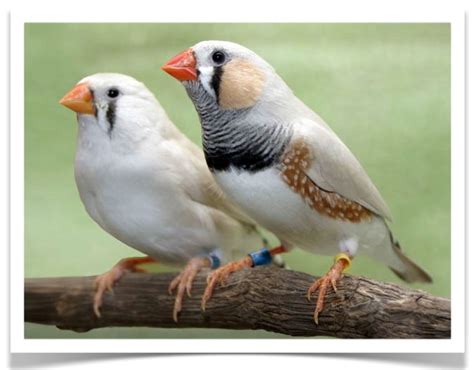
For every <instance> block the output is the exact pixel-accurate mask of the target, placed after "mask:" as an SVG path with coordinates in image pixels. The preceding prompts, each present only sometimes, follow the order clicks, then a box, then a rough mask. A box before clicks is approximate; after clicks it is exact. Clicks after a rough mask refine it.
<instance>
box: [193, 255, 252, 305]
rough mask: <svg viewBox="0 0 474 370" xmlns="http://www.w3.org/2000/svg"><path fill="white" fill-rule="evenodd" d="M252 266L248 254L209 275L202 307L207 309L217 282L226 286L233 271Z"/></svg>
mask: <svg viewBox="0 0 474 370" xmlns="http://www.w3.org/2000/svg"><path fill="white" fill-rule="evenodd" d="M252 266H253V261H252V258H251V257H250V256H246V257H244V258H242V259H241V260H239V261H234V262H229V263H228V264H226V265H224V266H222V267H220V268H218V269H217V270H215V271H213V272H212V273H211V274H210V275H209V276H208V277H207V287H206V290H205V291H204V294H203V296H202V300H201V309H202V310H203V311H205V310H206V303H207V301H208V300H209V299H210V298H211V297H212V293H213V292H214V288H215V287H216V285H217V283H221V286H224V283H225V281H226V280H227V278H228V277H229V275H230V274H231V273H233V272H235V271H238V270H242V269H244V268H247V267H252Z"/></svg>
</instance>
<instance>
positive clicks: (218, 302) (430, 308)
mask: <svg viewBox="0 0 474 370" xmlns="http://www.w3.org/2000/svg"><path fill="white" fill-rule="evenodd" d="M173 277H174V274H169V273H167V274H141V273H135V274H131V273H130V274H127V275H125V276H124V277H123V278H122V280H121V281H120V282H119V283H118V284H117V285H116V287H115V289H114V294H110V293H107V294H106V296H105V299H104V304H103V306H102V309H101V313H102V317H101V318H97V317H95V315H94V312H93V310H92V297H93V288H92V282H93V280H94V277H62V278H34V279H26V280H25V321H27V322H34V323H39V324H46V325H56V326H58V327H59V328H61V329H69V330H75V331H79V332H81V331H88V330H91V329H95V328H101V327H109V326H147V327H165V328H190V327H195V328H226V329H263V330H267V331H272V332H277V333H283V334H288V335H293V336H318V335H324V336H330V337H339V338H450V335H451V308H450V305H451V303H450V300H449V299H446V298H441V297H436V296H433V295H431V294H429V293H426V292H424V291H421V290H414V289H409V288H405V287H400V286H398V285H395V284H390V283H383V282H378V281H374V280H370V279H368V278H365V277H355V276H345V277H344V278H343V279H342V280H341V281H339V283H338V291H337V293H334V292H332V291H331V292H330V293H328V295H327V297H326V305H325V308H324V310H323V312H322V313H321V314H320V316H319V325H316V324H315V323H314V321H313V311H314V308H315V300H314V299H313V301H312V302H308V301H307V299H306V291H307V289H308V287H309V286H310V284H311V283H312V282H314V279H315V278H314V277H312V276H310V275H307V274H304V273H301V272H295V271H288V270H281V269H276V268H272V267H264V268H254V269H246V270H243V271H239V272H236V273H234V274H232V275H231V277H230V278H229V280H228V282H227V284H226V285H225V287H218V288H217V289H216V291H215V293H214V295H213V297H212V298H211V299H210V301H209V302H208V304H207V308H206V311H205V312H202V311H201V309H200V298H201V295H202V293H203V291H204V287H205V282H206V279H205V277H206V273H204V272H203V273H200V274H199V275H198V276H197V277H196V280H195V283H194V285H193V294H192V298H189V297H185V299H184V306H183V311H182V312H181V314H180V316H179V321H178V323H175V322H174V321H173V319H172V310H173V304H174V296H173V295H169V294H168V284H169V283H170V281H171V280H172V278H173Z"/></svg>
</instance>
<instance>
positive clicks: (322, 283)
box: [307, 253, 351, 324]
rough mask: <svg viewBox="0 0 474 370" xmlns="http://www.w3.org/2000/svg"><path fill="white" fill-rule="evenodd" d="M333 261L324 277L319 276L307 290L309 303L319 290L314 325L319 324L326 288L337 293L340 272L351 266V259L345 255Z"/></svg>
mask: <svg viewBox="0 0 474 370" xmlns="http://www.w3.org/2000/svg"><path fill="white" fill-rule="evenodd" d="M334 260H335V261H334V264H333V266H332V267H331V269H330V270H329V271H328V272H327V273H326V275H324V276H321V277H320V278H319V279H318V280H316V281H315V282H314V283H313V285H311V286H310V287H309V289H308V294H307V298H308V300H309V301H311V295H312V294H313V293H314V292H315V291H317V290H318V289H319V295H318V300H317V301H316V309H315V310H314V322H315V323H316V324H318V323H319V314H320V312H321V311H322V310H323V308H324V298H325V296H326V292H327V290H328V288H329V287H331V286H332V288H333V289H334V292H337V287H336V284H337V281H338V280H340V279H341V277H342V272H343V271H344V270H345V269H346V268H348V267H349V266H350V264H351V258H350V257H349V256H348V255H347V254H345V253H340V254H338V255H337V256H336V257H335V259H334Z"/></svg>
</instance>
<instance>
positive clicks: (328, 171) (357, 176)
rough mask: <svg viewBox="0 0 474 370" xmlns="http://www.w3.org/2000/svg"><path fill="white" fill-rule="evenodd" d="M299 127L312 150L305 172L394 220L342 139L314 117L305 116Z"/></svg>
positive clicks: (318, 183) (339, 192) (300, 135)
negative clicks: (312, 118) (309, 163)
mask: <svg viewBox="0 0 474 370" xmlns="http://www.w3.org/2000/svg"><path fill="white" fill-rule="evenodd" d="M296 126H297V130H296V132H298V136H299V137H300V138H301V139H303V141H304V142H305V143H306V144H307V145H309V149H310V152H311V153H312V157H313V158H312V162H311V166H310V167H309V168H308V169H307V171H306V174H307V175H308V176H309V177H310V178H311V180H313V182H314V183H316V184H317V185H318V186H319V187H321V188H323V189H324V190H327V191H331V192H335V193H338V194H339V195H342V196H344V197H346V198H347V199H350V200H352V201H355V202H357V203H359V204H361V205H362V206H364V207H366V208H367V209H369V210H370V211H372V212H374V213H376V214H378V215H379V216H382V217H384V218H386V219H387V220H389V221H391V219H392V217H391V215H390V210H389V208H388V206H387V204H386V203H385V201H384V200H383V198H382V196H381V195H380V193H379V191H378V190H377V188H376V187H375V185H374V184H373V183H372V181H371V180H370V178H369V176H368V175H367V173H366V172H365V170H364V169H363V168H362V166H361V165H360V163H359V161H358V160H357V159H356V157H355V156H354V155H353V154H352V153H351V151H350V150H349V149H348V148H347V147H346V145H345V144H344V143H343V142H342V141H341V139H339V138H338V137H337V135H336V134H335V133H334V132H333V131H331V130H330V129H328V128H327V126H325V125H322V124H320V123H319V122H316V121H314V120H309V119H304V120H301V121H299V122H297V123H296ZM294 139H296V140H297V139H298V138H297V137H295V138H294Z"/></svg>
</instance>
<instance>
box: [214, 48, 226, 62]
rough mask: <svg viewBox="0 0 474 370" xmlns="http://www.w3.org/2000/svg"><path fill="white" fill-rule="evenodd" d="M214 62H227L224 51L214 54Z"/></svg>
mask: <svg viewBox="0 0 474 370" xmlns="http://www.w3.org/2000/svg"><path fill="white" fill-rule="evenodd" d="M212 61H213V62H214V63H216V64H223V63H224V62H225V54H224V53H223V52H222V51H219V50H218V51H215V52H214V53H212Z"/></svg>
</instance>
